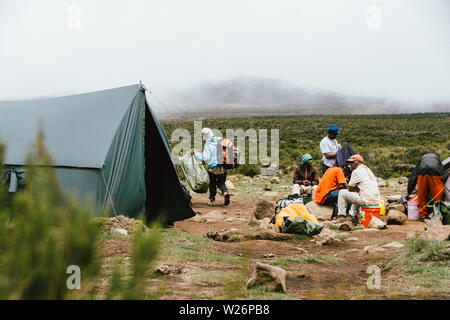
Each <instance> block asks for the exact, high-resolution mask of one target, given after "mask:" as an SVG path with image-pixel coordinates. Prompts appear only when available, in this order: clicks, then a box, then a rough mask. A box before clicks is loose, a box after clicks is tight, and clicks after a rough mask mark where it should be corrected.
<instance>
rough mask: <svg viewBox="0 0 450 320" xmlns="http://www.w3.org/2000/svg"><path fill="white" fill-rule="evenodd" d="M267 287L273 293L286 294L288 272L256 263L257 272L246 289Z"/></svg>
mask: <svg viewBox="0 0 450 320" xmlns="http://www.w3.org/2000/svg"><path fill="white" fill-rule="evenodd" d="M255 286H259V287H265V288H267V289H269V290H271V291H279V292H286V271H285V270H283V269H281V268H278V267H274V266H271V265H268V264H264V263H260V262H257V263H256V268H255V271H253V274H252V276H251V278H250V279H249V280H248V282H247V285H246V288H247V289H251V288H253V287H255Z"/></svg>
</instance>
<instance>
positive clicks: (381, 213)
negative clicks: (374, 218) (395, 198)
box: [380, 200, 386, 216]
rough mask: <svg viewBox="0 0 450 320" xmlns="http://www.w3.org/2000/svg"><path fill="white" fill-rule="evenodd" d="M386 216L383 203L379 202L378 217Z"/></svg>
mask: <svg viewBox="0 0 450 320" xmlns="http://www.w3.org/2000/svg"><path fill="white" fill-rule="evenodd" d="M384 215H386V207H385V206H384V201H383V200H380V216H384Z"/></svg>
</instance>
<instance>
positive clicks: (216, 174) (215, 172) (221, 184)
mask: <svg viewBox="0 0 450 320" xmlns="http://www.w3.org/2000/svg"><path fill="white" fill-rule="evenodd" d="M202 138H203V141H205V146H204V147H203V153H200V152H197V151H196V150H194V156H195V157H196V158H197V159H199V160H202V161H205V162H206V163H207V165H208V175H209V203H208V205H209V206H214V205H215V204H216V194H217V188H219V190H220V191H221V192H222V194H224V199H225V200H224V205H225V206H227V205H229V204H230V193H229V192H228V189H227V187H226V185H225V182H226V180H227V170H226V169H225V168H224V167H223V166H222V165H221V164H219V162H218V155H217V153H218V150H219V151H220V148H218V146H217V144H218V143H220V140H221V138H218V137H216V136H215V135H214V133H213V132H212V130H211V129H210V128H203V129H202Z"/></svg>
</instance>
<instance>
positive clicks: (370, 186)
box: [338, 154, 381, 225]
mask: <svg viewBox="0 0 450 320" xmlns="http://www.w3.org/2000/svg"><path fill="white" fill-rule="evenodd" d="M347 162H348V163H350V165H351V169H352V175H351V178H350V181H349V183H348V189H343V190H341V191H340V192H339V196H338V217H339V216H346V211H347V205H348V204H353V205H354V210H353V212H354V214H353V218H352V222H353V224H355V225H356V224H358V223H359V221H360V214H359V207H360V206H364V207H367V206H378V205H379V204H380V200H381V197H380V190H379V189H378V183H377V179H376V178H375V175H374V174H373V172H372V170H370V169H369V168H368V167H367V166H366V165H365V164H364V159H363V157H362V156H361V155H359V154H355V155H353V156H351V157H350V158H349V159H347Z"/></svg>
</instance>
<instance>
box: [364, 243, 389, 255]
mask: <svg viewBox="0 0 450 320" xmlns="http://www.w3.org/2000/svg"><path fill="white" fill-rule="evenodd" d="M384 251H386V249H384V248H382V247H379V246H378V245H376V244H373V245H370V246H365V247H364V249H363V252H364V253H366V254H375V253H378V252H384Z"/></svg>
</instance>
